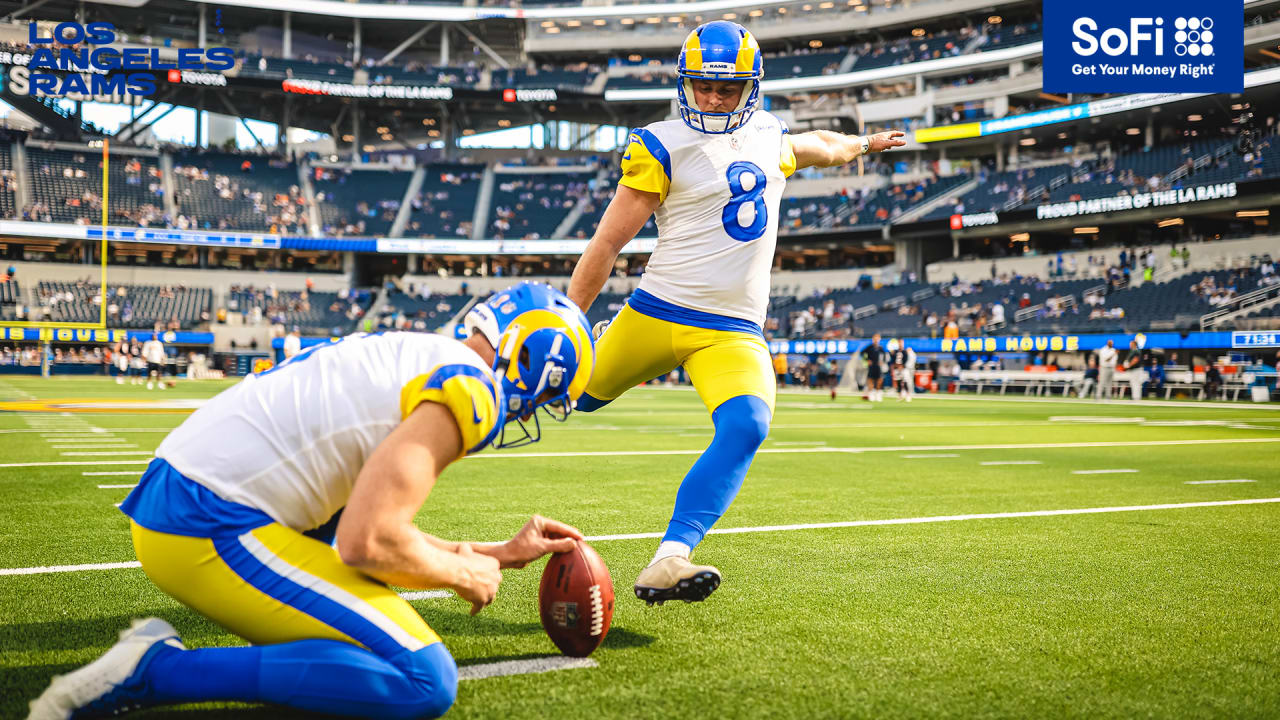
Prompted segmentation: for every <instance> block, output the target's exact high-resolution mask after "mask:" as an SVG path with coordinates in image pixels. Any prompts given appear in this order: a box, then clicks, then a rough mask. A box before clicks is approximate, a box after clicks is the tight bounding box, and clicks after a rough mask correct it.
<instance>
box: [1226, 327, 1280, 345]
mask: <svg viewBox="0 0 1280 720" xmlns="http://www.w3.org/2000/svg"><path fill="white" fill-rule="evenodd" d="M1231 347H1233V348H1273V347H1280V331H1275V330H1264V331H1262V332H1233V333H1231Z"/></svg>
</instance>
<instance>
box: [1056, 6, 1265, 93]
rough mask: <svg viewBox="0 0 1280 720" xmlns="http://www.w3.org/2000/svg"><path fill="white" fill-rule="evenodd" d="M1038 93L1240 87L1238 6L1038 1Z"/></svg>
mask: <svg viewBox="0 0 1280 720" xmlns="http://www.w3.org/2000/svg"><path fill="white" fill-rule="evenodd" d="M1044 90H1045V92H1050V93H1150V92H1179V93H1186V92H1203V93H1225V92H1241V91H1242V90H1244V13H1243V10H1242V7H1241V5H1240V3H1230V2H1225V3H1207V2H1203V0H1158V1H1157V0H1125V1H1124V2H1115V0H1044Z"/></svg>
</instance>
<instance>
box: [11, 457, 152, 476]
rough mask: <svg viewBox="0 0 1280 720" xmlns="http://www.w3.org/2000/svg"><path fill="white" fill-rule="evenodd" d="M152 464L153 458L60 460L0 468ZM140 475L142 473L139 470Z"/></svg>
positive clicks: (16, 464)
mask: <svg viewBox="0 0 1280 720" xmlns="http://www.w3.org/2000/svg"><path fill="white" fill-rule="evenodd" d="M149 462H151V458H144V459H142V460H92V461H91V460H58V461H54V462H38V463H0V468H24V467H85V466H88V467H102V466H103V465H146V464H147V463H149ZM138 472H139V473H141V472H142V471H141V470H139V471H138Z"/></svg>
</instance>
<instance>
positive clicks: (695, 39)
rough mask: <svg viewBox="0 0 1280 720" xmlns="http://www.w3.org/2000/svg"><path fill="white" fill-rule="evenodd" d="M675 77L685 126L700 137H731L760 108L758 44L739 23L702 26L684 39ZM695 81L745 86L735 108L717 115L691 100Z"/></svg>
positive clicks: (762, 66) (761, 60)
mask: <svg viewBox="0 0 1280 720" xmlns="http://www.w3.org/2000/svg"><path fill="white" fill-rule="evenodd" d="M676 75H678V76H679V77H680V81H679V82H678V83H677V84H676V97H677V98H678V99H679V102H680V119H681V120H684V124H685V125H688V126H689V127H691V128H693V129H694V130H697V131H698V132H703V133H710V134H714V135H719V134H724V133H731V132H733V131H734V130H737V129H738V128H740V127H742V126H743V125H745V124H746V122H747V120H748V119H749V118H750V117H751V113H753V112H755V111H756V108H757V107H759V105H760V81H761V80H762V79H763V78H764V60H763V59H762V58H761V56H760V44H759V43H757V42H756V39H755V38H754V37H752V36H751V33H749V32H747V29H746V28H744V27H742V26H741V25H739V24H738V23H735V22H729V21H728V20H716V21H714V22H709V23H704V24H702V25H699V26H698V27H696V28H694V30H693V32H691V33H689V37H687V38H685V40H684V47H682V48H680V57H679V58H678V59H677V60H676ZM694 80H719V81H725V80H745V81H746V83H747V85H746V87H744V88H743V89H742V98H741V99H740V100H739V101H738V106H737V107H736V108H734V109H733V110H732V111H730V112H724V113H716V112H706V111H704V110H702V108H699V107H698V106H697V103H696V101H695V100H694V96H693V81H694Z"/></svg>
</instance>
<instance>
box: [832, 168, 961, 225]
mask: <svg viewBox="0 0 1280 720" xmlns="http://www.w3.org/2000/svg"><path fill="white" fill-rule="evenodd" d="M965 180H967V178H966V177H964V176H963V175H952V176H949V177H943V178H924V179H921V180H917V181H915V182H910V183H894V184H893V185H889V186H886V187H883V188H880V189H879V190H877V191H876V192H875V193H873V194H871V195H869V196H867V197H865V199H864V201H863V203H862V204H861V205H860V206H859V208H858V211H857V219H856V220H855V221H854V222H853V224H854V225H883V224H885V223H886V222H889V221H892V220H895V219H897V217H898V216H899V215H901V214H902V213H904V212H906V211H907V210H910V209H911V208H913V207H916V206H917V205H920V204H922V203H926V202H929V201H930V200H932V199H934V198H936V197H938V196H939V195H942V194H945V193H946V192H947V191H948V190H950V189H951V188H953V187H956V186H958V185H961V184H963V183H964V182H965Z"/></svg>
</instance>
